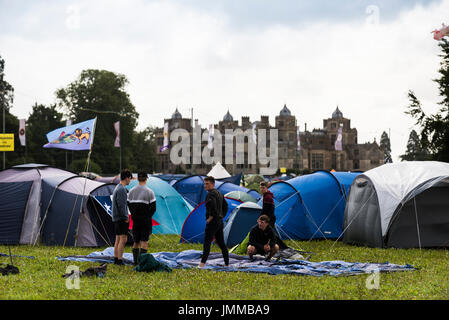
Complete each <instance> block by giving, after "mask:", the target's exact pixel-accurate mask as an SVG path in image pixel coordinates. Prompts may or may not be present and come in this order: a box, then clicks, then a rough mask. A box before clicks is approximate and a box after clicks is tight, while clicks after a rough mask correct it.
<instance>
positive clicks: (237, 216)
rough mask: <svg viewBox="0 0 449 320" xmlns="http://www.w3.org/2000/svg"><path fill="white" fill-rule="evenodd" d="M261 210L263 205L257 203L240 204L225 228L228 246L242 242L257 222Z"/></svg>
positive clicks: (230, 216)
mask: <svg viewBox="0 0 449 320" xmlns="http://www.w3.org/2000/svg"><path fill="white" fill-rule="evenodd" d="M261 212H262V207H261V206H260V205H258V204H257V203H253V202H245V203H242V204H241V205H239V206H238V207H237V208H236V209H235V210H234V211H233V212H232V213H231V214H230V215H229V218H228V219H227V221H226V224H225V227H224V230H223V232H224V239H225V243H226V246H228V247H233V246H235V245H237V244H239V243H241V242H242V241H243V240H244V239H245V237H246V235H247V234H248V232H249V231H250V230H251V228H252V227H254V226H255V225H256V224H257V219H258V218H259V216H260V213H261Z"/></svg>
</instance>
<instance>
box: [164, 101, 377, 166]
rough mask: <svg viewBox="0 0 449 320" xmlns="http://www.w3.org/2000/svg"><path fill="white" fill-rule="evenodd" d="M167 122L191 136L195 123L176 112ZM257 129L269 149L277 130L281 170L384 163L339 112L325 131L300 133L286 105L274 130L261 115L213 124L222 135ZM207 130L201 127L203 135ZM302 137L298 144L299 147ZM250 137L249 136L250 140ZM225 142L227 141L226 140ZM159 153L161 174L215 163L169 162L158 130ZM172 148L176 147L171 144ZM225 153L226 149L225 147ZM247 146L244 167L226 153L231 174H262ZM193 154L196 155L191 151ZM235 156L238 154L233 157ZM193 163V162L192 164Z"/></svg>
mask: <svg viewBox="0 0 449 320" xmlns="http://www.w3.org/2000/svg"><path fill="white" fill-rule="evenodd" d="M164 123H168V130H169V133H170V132H172V130H174V129H184V130H186V131H187V132H189V134H190V137H192V132H193V130H192V126H193V125H194V124H193V121H192V119H191V118H184V117H183V116H182V115H181V113H180V112H179V111H178V109H176V111H175V112H174V113H173V114H172V116H171V118H169V119H165V120H164ZM254 123H255V124H256V128H257V130H258V129H266V131H267V137H268V141H267V149H269V145H270V141H269V133H268V132H269V130H270V129H277V130H278V167H279V168H286V169H300V170H304V169H309V170H310V171H315V170H332V169H334V170H336V171H366V170H369V169H372V168H375V167H377V166H380V165H382V164H383V163H384V153H383V151H382V149H381V148H380V147H379V145H378V144H377V143H376V141H374V142H367V143H362V144H360V143H358V140H357V129H356V128H351V120H350V119H347V118H345V117H343V113H342V112H341V111H340V110H339V108H338V107H337V109H336V110H335V111H334V112H333V113H332V117H331V118H328V119H324V120H323V128H321V129H313V130H312V131H308V130H307V126H305V128H304V131H301V132H298V131H297V128H298V124H297V120H296V117H295V116H294V115H292V114H291V112H290V110H289V109H288V108H287V106H286V105H284V107H283V108H282V110H281V111H280V113H279V115H278V116H276V118H275V125H274V127H273V126H271V125H270V122H269V117H268V116H261V117H260V121H256V122H251V121H250V119H249V117H246V116H244V117H242V119H241V123H240V124H239V122H238V121H237V120H234V118H233V117H232V115H231V114H230V113H229V111H228V112H227V113H226V115H225V116H224V117H223V120H222V121H219V122H218V124H215V125H214V128H215V129H214V130H219V131H220V132H221V133H224V132H225V129H233V130H236V129H241V130H242V131H245V130H251V129H252V128H253V124H254ZM198 126H199V125H198V120H195V125H194V127H198ZM340 126H341V127H342V148H341V151H337V150H336V148H335V141H336V139H337V137H338V129H339V127H340ZM205 130H208V129H207V128H201V131H202V132H204V131H205ZM298 137H299V144H298ZM249 138H250V137H249ZM223 143H224V140H223ZM156 144H157V150H156V152H157V154H158V156H159V160H160V161H159V168H157V171H158V172H163V173H175V172H185V173H192V174H207V173H208V172H209V171H210V169H211V168H212V166H213V164H209V165H208V164H205V163H203V162H201V164H180V165H179V166H178V165H175V164H173V163H172V162H171V161H170V149H168V150H166V151H162V152H160V148H161V147H162V146H163V144H164V129H163V128H157V129H156ZM172 146H173V145H172ZM206 146H207V141H203V142H202V148H203V147H206ZM223 150H224V146H223ZM247 152H248V146H247V141H245V158H244V159H245V162H244V163H243V164H236V163H232V164H229V161H227V162H228V164H226V161H224V160H225V159H224V157H225V154H224V152H223V159H221V161H220V162H221V163H222V164H223V166H224V167H225V168H226V170H228V172H229V173H230V174H238V173H241V172H242V173H245V174H251V173H260V169H261V168H263V167H265V166H262V165H260V164H259V162H257V163H255V164H254V162H253V163H249V162H250V161H247V160H248V154H247ZM192 154H193V152H192ZM234 157H235V155H234ZM190 163H192V162H190Z"/></svg>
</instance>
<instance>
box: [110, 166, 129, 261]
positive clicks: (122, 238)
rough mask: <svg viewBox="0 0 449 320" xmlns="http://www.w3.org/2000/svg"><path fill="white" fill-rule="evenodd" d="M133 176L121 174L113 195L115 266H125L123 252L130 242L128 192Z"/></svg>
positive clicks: (125, 172)
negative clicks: (127, 187)
mask: <svg viewBox="0 0 449 320" xmlns="http://www.w3.org/2000/svg"><path fill="white" fill-rule="evenodd" d="M131 179H132V174H131V172H130V171H129V170H127V169H125V170H123V171H122V172H121V173H120V183H119V184H118V185H117V186H116V187H115V189H114V193H113V194H112V222H113V223H114V231H115V244H114V264H118V265H123V251H125V245H126V242H127V241H128V229H129V216H128V201H127V200H128V192H127V190H126V188H125V187H126V186H127V185H129V183H130V182H131Z"/></svg>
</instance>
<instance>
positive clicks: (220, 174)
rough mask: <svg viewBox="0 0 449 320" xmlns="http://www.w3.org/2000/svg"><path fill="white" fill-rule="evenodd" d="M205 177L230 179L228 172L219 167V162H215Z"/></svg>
mask: <svg viewBox="0 0 449 320" xmlns="http://www.w3.org/2000/svg"><path fill="white" fill-rule="evenodd" d="M207 175H208V176H212V177H214V178H215V179H223V178H229V177H231V175H230V174H229V172H227V171H226V169H225V168H224V167H223V166H222V165H221V163H220V162H217V163H216V164H215V166H214V167H213V168H212V169H211V170H210V171H209V173H208V174H207Z"/></svg>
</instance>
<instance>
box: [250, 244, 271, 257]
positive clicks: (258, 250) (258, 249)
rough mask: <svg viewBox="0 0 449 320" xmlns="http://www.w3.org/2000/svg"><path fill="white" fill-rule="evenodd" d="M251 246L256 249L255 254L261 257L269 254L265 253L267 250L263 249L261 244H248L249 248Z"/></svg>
mask: <svg viewBox="0 0 449 320" xmlns="http://www.w3.org/2000/svg"><path fill="white" fill-rule="evenodd" d="M249 246H253V247H255V248H256V253H255V254H260V255H261V256H264V255H266V254H267V252H265V249H264V248H263V247H264V246H263V245H261V244H258V243H256V244H248V247H249Z"/></svg>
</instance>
